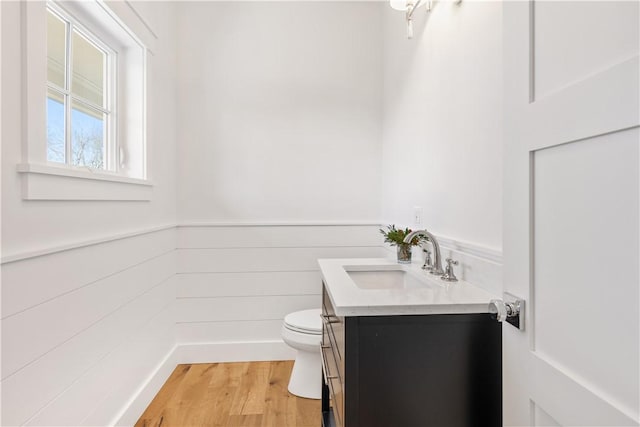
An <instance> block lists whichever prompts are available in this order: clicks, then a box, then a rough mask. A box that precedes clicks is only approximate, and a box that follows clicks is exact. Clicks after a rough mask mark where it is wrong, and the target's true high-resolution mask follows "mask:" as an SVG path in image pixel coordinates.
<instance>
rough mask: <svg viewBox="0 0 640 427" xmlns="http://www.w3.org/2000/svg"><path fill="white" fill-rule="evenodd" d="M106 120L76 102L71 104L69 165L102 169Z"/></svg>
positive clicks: (99, 113) (84, 105)
mask: <svg viewBox="0 0 640 427" xmlns="http://www.w3.org/2000/svg"><path fill="white" fill-rule="evenodd" d="M105 123H106V118H105V115H104V114H103V113H102V112H99V111H96V110H94V109H92V108H91V107H89V106H87V105H86V104H83V103H81V102H78V101H73V103H72V104H71V164H72V165H75V166H87V167H89V168H92V169H103V168H104V151H105V149H104V148H105V147H104V141H105V137H104V134H105Z"/></svg>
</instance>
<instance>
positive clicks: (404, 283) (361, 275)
mask: <svg viewBox="0 0 640 427" xmlns="http://www.w3.org/2000/svg"><path fill="white" fill-rule="evenodd" d="M345 270H346V271H347V274H348V275H349V277H350V278H351V280H353V283H355V285H356V286H357V287H358V288H360V289H416V288H427V287H432V286H430V284H429V283H428V282H427V281H426V280H419V279H418V278H417V277H415V276H414V275H413V274H411V273H408V272H406V271H404V270H400V269H395V270H388V269H387V270H382V269H381V270H360V269H357V270H356V269H353V270H351V269H348V268H345Z"/></svg>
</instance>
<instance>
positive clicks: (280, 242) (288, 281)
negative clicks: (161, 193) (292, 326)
mask: <svg viewBox="0 0 640 427" xmlns="http://www.w3.org/2000/svg"><path fill="white" fill-rule="evenodd" d="M378 228H379V226H377V225H268V224H265V225H194V226H180V227H178V236H177V239H178V249H177V274H176V276H175V281H176V285H175V286H176V292H177V301H176V322H177V325H176V328H177V330H176V334H177V342H178V346H179V347H178V349H179V355H178V360H179V362H180V363H200V362H220V361H227V362H231V361H257V360H279V359H290V358H292V357H293V356H294V352H293V351H292V350H291V349H289V348H288V347H287V346H286V345H285V344H284V343H283V342H282V339H281V337H280V328H281V326H282V319H283V318H284V316H285V315H286V314H288V313H290V312H293V311H297V310H304V309H309V308H320V304H321V296H320V294H321V289H322V286H321V278H320V272H319V269H318V263H317V259H318V258H360V257H381V256H386V252H385V250H384V249H383V248H382V245H381V242H382V239H381V236H380V234H379V232H378Z"/></svg>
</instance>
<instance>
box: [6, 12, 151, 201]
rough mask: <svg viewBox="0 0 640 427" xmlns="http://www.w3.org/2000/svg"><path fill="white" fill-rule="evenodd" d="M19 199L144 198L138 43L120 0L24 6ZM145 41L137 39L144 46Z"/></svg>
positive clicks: (143, 57)
mask: <svg viewBox="0 0 640 427" xmlns="http://www.w3.org/2000/svg"><path fill="white" fill-rule="evenodd" d="M22 13H23V18H24V22H25V25H26V28H25V31H23V33H22V34H23V36H22V37H23V40H22V43H23V46H24V47H25V56H24V78H25V91H24V93H25V98H24V103H25V108H24V110H23V111H24V112H25V122H26V126H25V127H24V132H23V137H24V141H23V144H24V149H23V151H22V153H23V159H22V163H21V164H19V165H18V172H20V173H21V174H22V175H23V180H24V185H23V198H24V199H27V200H149V199H150V197H151V182H150V181H149V173H148V166H147V141H146V123H147V119H146V96H147V93H146V81H147V76H146V73H147V49H149V50H150V51H151V50H152V49H153V46H154V45H155V44H156V43H157V36H156V35H155V34H154V33H153V31H151V30H150V29H149V27H148V26H146V24H145V22H143V21H142V20H141V18H140V17H139V16H138V15H137V14H136V13H135V10H134V9H133V8H132V6H131V5H130V4H129V3H128V2H105V1H102V0H85V1H72V2H68V1H63V2H57V1H55V0H49V1H46V2H30V1H27V2H23V7H22ZM143 40H144V43H143Z"/></svg>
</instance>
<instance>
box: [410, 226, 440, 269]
mask: <svg viewBox="0 0 640 427" xmlns="http://www.w3.org/2000/svg"><path fill="white" fill-rule="evenodd" d="M416 236H423V237H426V239H427V240H428V241H430V242H431V245H433V266H432V268H431V269H430V270H429V272H430V273H431V274H437V275H439V276H442V275H443V274H444V270H443V269H442V258H441V255H440V244H439V243H438V241H437V240H436V238H435V237H434V236H433V234H431V233H429V232H428V231H427V230H416V231H412V232H411V233H409V234H407V236H406V237H405V238H404V243H411V241H412V240H413V238H414V237H416Z"/></svg>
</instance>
